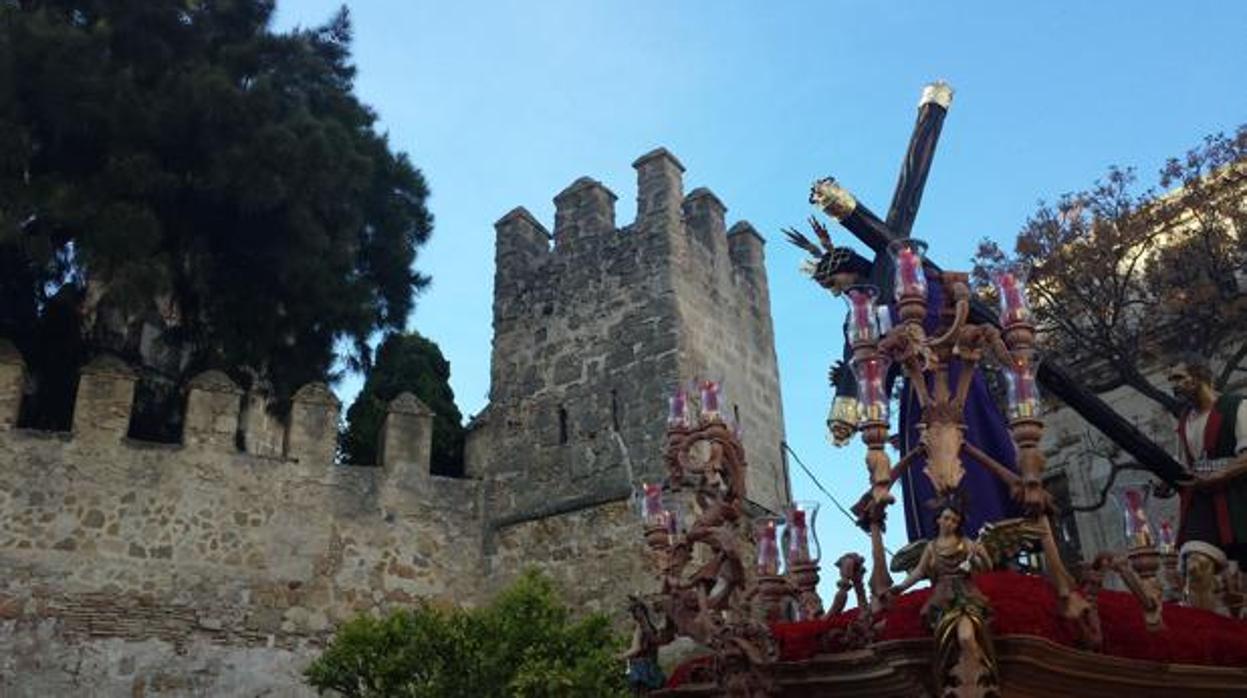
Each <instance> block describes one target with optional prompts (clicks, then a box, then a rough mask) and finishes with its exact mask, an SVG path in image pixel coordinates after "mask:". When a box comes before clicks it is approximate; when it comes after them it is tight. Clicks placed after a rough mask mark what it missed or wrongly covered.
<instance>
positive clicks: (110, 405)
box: [0, 340, 435, 487]
mask: <svg viewBox="0 0 1247 698" xmlns="http://www.w3.org/2000/svg"><path fill="white" fill-rule="evenodd" d="M25 370H26V363H25V361H24V360H23V358H22V356H21V354H20V353H19V352H18V351H17V350H16V349H15V348H14V347H13V345H12V344H11V343H10V342H8V341H7V340H0V438H23V437H33V438H39V437H38V434H37V433H36V432H32V431H30V430H26V429H18V428H17V427H16V424H17V415H18V414H19V413H20V410H21V402H22V399H23V394H22V386H23V385H24V382H25ZM137 383H138V373H137V372H136V371H135V370H134V369H133V368H132V367H130V366H128V365H126V363H125V362H123V361H122V360H121V359H119V358H117V357H115V356H112V355H107V354H105V355H101V356H99V357H96V358H95V359H94V360H92V361H91V362H89V363H88V364H87V365H86V366H84V367H83V368H82V369H81V371H80V373H79V379H78V389H77V392H76V399H75V402H74V413H73V427H72V430H71V431H70V432H69V433H68V434H67V435H66V436H67V438H66V439H64V441H65V443H67V444H69V445H71V446H73V447H81V448H90V449H92V450H96V451H109V450H111V451H125V450H127V449H128V450H150V449H151V448H152V446H153V445H151V444H146V443H144V442H141V441H135V440H132V439H130V438H128V437H127V433H128V431H129V426H130V418H131V412H132V410H133V408H134V399H135V385H136V384H137ZM270 401H271V398H270V397H269V396H267V395H265V394H264V393H263V391H261V390H256V391H251V392H245V391H243V390H242V389H241V388H239V387H238V385H237V384H236V383H234V381H233V380H231V379H230V377H229V376H227V375H226V374H225V373H224V372H222V371H217V370H210V371H205V372H203V373H201V374H199V375H197V376H195V377H194V378H192V379H191V380H190V381H189V382H188V384H187V395H186V413H185V419H184V421H183V429H182V439H181V442H180V443H179V444H175V445H169V447H170V448H175V449H177V451H178V453H179V454H181V456H182V457H183V458H184V459H193V458H194V457H195V456H197V455H205V456H211V455H219V456H227V457H229V456H238V457H253V458H261V459H264V460H269V461H271V460H277V461H282V462H284V463H287V464H289V465H291V466H298V469H299V471H300V472H302V473H304V474H305V475H319V474H327V473H330V472H331V471H334V470H340V468H337V467H336V466H335V463H334V456H335V453H336V450H337V439H338V416H339V413H340V411H341V402H340V401H339V400H338V398H337V396H336V395H334V394H333V391H331V390H330V389H329V386H327V385H325V384H324V383H308V384H307V385H305V386H303V387H302V388H300V389H299V390H298V391H296V392H295V394H294V395H293V396H292V397H291V400H290V402H291V407H290V413H289V416H288V417H287V418H286V419H285V420H282V419H280V418H278V417H276V416H274V415H273V414H272V413H271V412H270V411H269V409H268V406H269V403H270ZM434 416H435V415H434V413H433V411H432V410H430V409H429V408H428V406H426V405H425V404H424V403H422V402H420V400H419V399H418V398H416V397H415V396H414V395H412V394H410V393H402V394H400V395H398V396H397V397H396V398H394V400H392V401H391V402H390V407H389V411H388V413H387V415H386V419H385V422H384V425H383V426H382V429H381V433H380V434H379V435H378V438H379V440H380V443H381V446H382V448H381V449H380V455H379V456H378V460H379V462H378V463H376V465H378V466H381V469H380V472H381V473H383V474H384V475H385V477H384V478H383V480H386V479H388V480H393V481H394V484H398V483H401V484H402V485H403V486H406V487H410V486H413V485H418V484H419V483H427V482H428V480H429V477H430V476H429V459H430V453H431V447H430V444H431V443H432V437H433V418H434ZM240 446H241V447H240ZM276 472H285V471H284V470H278V471H276ZM382 484H385V483H384V482H383V483H382Z"/></svg>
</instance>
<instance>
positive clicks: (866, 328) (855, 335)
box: [844, 285, 879, 345]
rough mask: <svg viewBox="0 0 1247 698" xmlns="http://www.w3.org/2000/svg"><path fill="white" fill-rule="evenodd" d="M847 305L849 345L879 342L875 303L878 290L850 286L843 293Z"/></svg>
mask: <svg viewBox="0 0 1247 698" xmlns="http://www.w3.org/2000/svg"><path fill="white" fill-rule="evenodd" d="M844 297H845V300H847V301H848V303H849V328H848V329H849V344H850V345H853V344H859V343H863V342H877V341H879V324H878V319H877V310H876V308H877V306H876V301H877V300H878V298H879V289H877V288H875V287H874V286H867V285H861V286H850V287H849V288H847V289H845V291H844Z"/></svg>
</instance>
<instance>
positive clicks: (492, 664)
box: [305, 572, 626, 698]
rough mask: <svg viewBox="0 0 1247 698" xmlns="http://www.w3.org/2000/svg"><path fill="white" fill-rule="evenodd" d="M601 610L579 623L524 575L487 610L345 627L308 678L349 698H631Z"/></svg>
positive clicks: (547, 588)
mask: <svg viewBox="0 0 1247 698" xmlns="http://www.w3.org/2000/svg"><path fill="white" fill-rule="evenodd" d="M620 644H621V643H620V641H619V639H618V638H616V637H614V636H613V635H612V633H611V630H610V624H609V622H608V621H607V619H606V617H605V616H603V615H601V614H595V615H590V616H588V617H586V618H583V619H580V620H575V619H573V618H572V617H571V612H570V611H569V610H568V608H567V607H566V606H564V605H563V604H562V603H561V602H560V601H559V599H558V596H557V594H556V592H555V589H554V586H553V584H552V583H551V582H550V580H549V579H547V578H545V577H543V576H541V575H539V574H537V573H534V572H529V573H526V574H525V575H524V576H523V577H521V578H520V579H519V580H517V581H516V583H515V584H514V585H513V586H511V587H510V588H509V589H507V590H506V591H504V592H503V593H502V594H501V595H500V596H499V597H498V598H497V599H496V600H494V602H493V603H491V604H489V605H488V606H485V607H482V608H477V609H470V610H460V609H453V610H444V609H439V608H436V607H433V606H430V605H427V604H425V605H421V606H418V607H416V608H414V609H412V610H403V611H397V612H395V613H392V614H390V615H389V616H387V617H385V618H380V619H378V618H373V617H371V616H360V617H359V618H356V619H355V620H353V621H351V622H349V623H347V624H346V625H344V626H342V627H341V628H339V630H338V634H337V636H336V637H335V638H334V641H333V643H332V644H330V646H329V647H328V648H327V649H326V650H325V652H324V654H322V655H321V656H320V657H319V658H318V659H316V661H315V662H313V663H312V665H311V666H309V667H308V669H307V670H306V672H305V676H306V677H307V681H308V683H309V684H311V685H312V686H313V687H314V688H316V689H317V690H318V691H320V692H322V693H323V692H324V691H327V690H333V691H337V692H339V693H340V694H342V695H343V696H346V697H347V698H382V697H385V698H426V697H428V698H432V697H434V696H436V697H439V698H440V697H443V696H445V697H450V698H454V697H458V696H462V697H463V698H469V697H470V698H490V697H492V696H519V697H531V698H538V697H542V696H567V697H572V696H585V697H586V698H590V697H593V698H598V697H603V698H604V697H608V696H623V695H626V689H625V685H624V681H623V669H622V665H621V663H620V662H619V660H617V659H615V657H614V652H615V651H617V650H618V649H619V647H620Z"/></svg>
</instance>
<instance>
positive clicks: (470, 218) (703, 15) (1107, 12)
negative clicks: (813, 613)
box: [277, 0, 1247, 582]
mask: <svg viewBox="0 0 1247 698" xmlns="http://www.w3.org/2000/svg"><path fill="white" fill-rule="evenodd" d="M340 4H341V3H340V2H338V1H321V0H297V1H296V0H284V1H279V8H278V20H277V24H278V27H279V28H289V27H291V26H293V25H302V26H311V25H317V24H320V23H322V22H324V21H325V20H326V19H328V18H329V17H330V16H331V15H332V14H333V12H334V11H335V10H336V8H337V7H338V6H339V5H340ZM348 5H349V7H350V9H351V12H352V16H353V19H354V24H355V45H354V54H355V62H356V65H357V66H358V69H359V75H358V79H357V83H356V89H357V92H358V94H359V95H360V97H361V98H362V99H363V100H364V101H365V102H367V103H369V104H371V105H372V106H373V107H374V108H375V109H376V110H377V112H378V113H379V115H380V119H381V124H382V128H383V129H384V130H386V131H388V133H389V135H390V139H391V142H392V144H393V146H394V147H395V148H396V149H399V150H403V151H406V152H407V153H409V154H410V156H411V158H412V160H413V161H414V162H415V163H416V164H417V165H418V166H419V167H420V168H421V169H422V170H423V171H424V174H425V176H426V177H427V179H428V181H429V185H430V188H431V189H432V196H431V198H430V200H429V202H428V203H429V206H430V208H431V210H432V211H433V213H434V216H435V217H436V224H435V231H434V235H433V238H432V240H431V241H430V243H429V244H428V245H427V246H426V247H425V248H423V249H422V250H421V252H420V257H419V260H418V262H417V266H418V268H419V269H420V270H421V271H422V272H424V273H427V274H431V275H432V277H433V285H432V288H430V289H429V290H428V291H427V292H426V293H424V294H423V295H422V296H421V297H420V298H419V300H418V305H417V308H416V312H415V314H414V315H413V317H412V318H411V322H410V326H411V328H412V329H416V330H419V331H420V332H421V333H423V334H425V335H427V336H429V337H431V338H433V339H434V340H435V341H437V342H438V343H439V344H440V345H441V348H442V351H443V352H444V353H445V354H446V356H447V358H448V359H449V360H450V362H451V366H452V377H451V382H452V385H453V387H454V389H455V394H456V396H457V398H458V402H459V405H460V407H461V408H462V410H463V411H464V413H465V414H471V413H475V412H477V411H479V410H480V409H481V408H482V407H483V406H484V404H485V401H486V395H487V392H488V389H489V352H490V337H491V327H490V322H491V314H490V306H491V302H492V301H491V293H492V283H493V244H494V231H493V222H494V221H495V220H497V219H498V218H499V217H501V216H502V215H503V214H504V213H506V212H507V211H509V210H510V209H511V208H513V207H515V206H517V205H523V206H525V207H527V208H528V209H529V210H530V211H532V212H533V213H534V214H535V215H536V216H537V217H538V218H540V219H541V220H543V221H545V222H546V224H547V227H549V226H550V225H551V224H552V221H553V203H552V202H551V198H552V197H553V196H554V195H555V194H556V193H557V192H559V191H560V190H561V189H563V187H565V186H567V185H568V184H570V183H571V182H572V181H573V180H574V179H576V178H577V177H579V176H582V175H589V176H591V177H594V178H595V179H599V180H601V181H603V182H604V183H605V184H606V185H607V186H608V187H610V188H611V189H612V190H613V191H614V192H615V193H616V194H617V195H618V196H619V202H618V220H619V221H620V223H621V224H622V223H626V222H628V221H630V220H632V217H633V214H634V211H635V203H636V202H635V175H634V171H633V170H632V168H631V167H630V163H631V162H632V161H633V160H634V159H635V158H636V157H637V156H638V155H640V154H642V153H644V152H646V151H648V150H650V149H652V148H654V147H656V146H659V145H662V146H666V147H667V148H668V149H670V150H671V151H672V152H673V153H675V154H676V155H677V156H678V157H679V158H680V159H681V160H682V161H683V163H684V164H685V166H686V167H687V168H688V172H687V173H686V174H685V190H686V191H691V190H692V189H693V188H694V187H697V186H707V187H709V188H711V189H712V190H713V191H714V192H715V193H716V194H717V195H718V196H719V197H720V198H721V199H722V200H723V201H724V202H725V203H726V204H727V206H728V208H729V210H728V219H729V225H730V224H731V223H732V222H734V221H736V220H740V219H747V220H749V221H750V222H751V223H753V224H754V226H755V227H756V228H757V229H758V230H759V231H760V232H762V234H763V235H764V236H765V237H767V239H768V246H767V270H768V273H769V276H770V284H771V302H772V312H773V315H774V320H775V335H776V341H777V345H778V352H779V364H780V377H781V383H782V390H783V402H784V414H785V417H786V420H787V425H786V426H787V433H788V440H789V443H790V444H791V445H792V447H793V448H794V449H795V451H796V452H797V453H798V454H800V455H801V457H802V459H803V460H804V461H805V462H806V463H807V464H808V465H810V466H811V467H813V468H814V470H815V472H816V474H817V475H818V477H819V478H820V479H821V480H822V482H823V483H824V484H825V485H826V486H827V487H829V488H830V489H831V491H832V492H833V493H834V494H835V495H836V496H837V497H838V498H840V499H841V500H842V501H846V503H847V502H851V501H853V500H854V499H855V498H856V496H857V495H858V494H860V493H861V492H863V491H865V489H866V487H867V480H866V473H865V466H864V465H863V461H862V451H861V449H860V448H857V447H853V448H846V449H843V450H833V449H832V448H831V447H830V446H829V445H828V444H827V442H826V441H825V439H824V436H823V432H824V427H823V419H824V417H825V414H826V410H827V406H828V403H829V401H830V395H829V392H828V389H827V385H826V382H825V376H826V371H827V366H828V364H829V362H830V361H831V359H832V357H838V356H840V341H841V338H840V332H839V328H840V323H841V320H842V317H843V312H844V311H843V305H842V302H841V301H840V300H838V299H834V298H832V297H831V296H829V295H828V294H826V292H824V291H822V290H821V289H819V288H817V287H816V286H814V284H812V283H811V282H809V280H808V279H806V278H805V277H803V276H801V275H799V274H798V273H797V267H798V265H799V263H800V260H801V253H799V251H798V250H796V249H795V248H792V247H790V246H788V245H787V244H785V243H783V242H782V238H781V236H780V234H779V229H780V228H781V227H783V226H789V225H799V224H801V223H802V221H803V220H804V219H805V217H806V216H807V215H809V213H810V208H809V206H808V204H807V203H806V196H807V192H808V188H809V184H810V182H811V181H812V180H814V179H815V178H817V177H820V176H824V175H834V176H836V177H837V178H838V179H839V180H840V181H841V182H842V183H843V184H844V185H845V186H847V187H848V188H849V189H850V190H851V191H853V192H854V193H855V194H856V195H857V196H858V198H859V199H860V200H861V201H863V202H864V203H865V204H866V205H868V206H870V207H871V208H873V209H874V210H875V211H876V212H878V213H879V214H880V215H883V214H884V213H886V210H887V207H888V203H889V201H890V199H891V193H892V188H893V186H894V184H895V182H896V176H897V169H898V166H899V164H900V160H901V157H902V156H903V154H904V151H905V146H906V143H907V141H908V138H909V133H910V130H911V128H912V126H913V121H914V116H915V113H916V112H915V107H916V102H917V98H918V95H919V93H920V91H921V88H922V86H923V84H925V83H926V82H929V81H931V80H934V79H937V78H943V79H946V80H948V81H949V82H950V83H951V84H952V85H953V87H954V88H955V89H956V98H955V100H954V102H953V105H952V109H951V111H950V113H949V116H948V119H947V121H946V122H945V125H944V131H943V135H942V137H941V141H940V147H939V150H938V152H937V154H936V157H935V163H934V167H933V169H932V173H931V176H930V179H929V180H928V184H927V188H926V193H925V196H924V198H923V204H922V209H921V211H920V213H919V215H918V219H917V222H916V224H915V226H914V236H915V237H920V238H923V239H926V240H927V241H928V242H929V243H930V245H931V256H932V258H933V259H935V260H936V261H937V262H938V263H940V264H941V265H943V266H944V267H945V268H967V267H968V262H969V259H970V256H971V255H972V254H973V250H974V246H975V244H976V242H977V241H978V240H979V239H980V238H982V237H984V236H991V237H995V238H996V239H999V240H1011V239H1012V237H1013V235H1014V234H1016V232H1017V231H1018V229H1019V228H1020V227H1021V225H1022V224H1023V222H1024V221H1025V219H1026V217H1027V215H1028V214H1030V213H1031V212H1032V211H1033V210H1034V208H1035V204H1036V201H1037V200H1038V199H1040V198H1048V199H1052V198H1055V197H1056V196H1058V195H1060V194H1061V193H1063V192H1068V191H1072V190H1076V189H1080V188H1084V187H1086V186H1089V185H1090V184H1091V183H1092V182H1093V181H1094V180H1095V179H1096V178H1097V177H1099V176H1101V175H1102V174H1103V173H1104V171H1105V168H1106V167H1107V166H1108V165H1110V164H1114V163H1117V164H1122V165H1133V166H1136V167H1137V168H1138V170H1139V172H1140V174H1141V175H1142V177H1143V179H1144V180H1145V181H1148V182H1150V181H1151V180H1152V177H1153V174H1154V172H1155V171H1156V170H1157V168H1158V167H1159V166H1160V165H1161V164H1162V163H1163V161H1164V159H1165V158H1166V157H1169V156H1174V155H1179V154H1181V153H1183V152H1185V151H1186V150H1187V149H1188V148H1190V147H1193V146H1195V145H1196V144H1197V143H1198V142H1199V141H1200V139H1201V138H1202V137H1203V136H1204V135H1206V134H1209V133H1213V132H1217V131H1231V130H1233V129H1234V128H1235V127H1236V126H1237V125H1238V124H1240V123H1243V122H1247V48H1244V40H1243V37H1244V36H1247V3H1243V2H1216V3H1214V2H1195V1H1187V2H1181V3H1177V2H1152V1H1146V2H1144V1H1135V2H1097V3H1089V2H1083V3H1074V2H1055V1H1054V2H1028V3H1004V2H999V1H997V2H955V3H954V2H944V3H934V2H911V3H894V2H876V1H867V0H857V1H852V2H780V1H776V2H771V3H761V2H743V1H741V2H729V1H725V0H720V1H719V2H691V1H676V0H663V1H659V0H631V1H628V2H588V1H585V0H582V1H580V2H563V1H559V2H547V1H538V0H530V1H529V2H476V3H451V2H436V3H435V2H399V1H388V0H358V1H356V2H350V3H348ZM831 229H832V232H833V235H835V236H836V237H837V239H838V241H840V242H844V241H847V240H848V238H847V237H846V236H847V233H844V232H843V230H842V229H839V228H838V227H837V226H834V225H833V226H831ZM726 381H727V382H728V383H729V389H730V381H731V377H730V376H727V377H726ZM356 390H358V382H357V381H353V380H347V381H344V382H343V383H342V384H341V385H339V386H338V392H339V393H340V394H341V395H342V396H343V397H344V399H348V400H349V399H350V397H351V396H352V395H353V394H354V392H355V391H356ZM792 480H793V487H794V492H795V495H796V496H797V497H799V498H800V497H805V498H813V499H818V500H821V501H823V502H824V503H825V505H824V506H825V508H828V509H829V508H830V506H829V504H830V503H829V502H827V501H826V498H825V497H823V496H822V495H821V494H818V493H817V491H816V490H815V489H814V488H813V486H812V485H811V483H810V481H809V480H808V479H807V478H806V477H805V475H804V474H802V473H801V472H800V470H799V469H797V468H796V467H795V465H794V468H793V471H792ZM820 519H821V521H820V536H821V538H822V542H823V547H824V551H825V553H824V556H825V557H829V558H831V559H834V558H835V556H837V555H838V554H839V553H840V552H842V551H845V550H848V549H851V548H855V549H862V550H864V549H865V546H866V542H867V541H866V539H865V538H864V537H863V536H862V535H861V534H860V533H858V532H857V531H856V529H855V528H853V527H852V526H851V524H849V522H847V521H845V520H844V519H843V518H842V517H840V516H839V515H838V514H837V513H836V512H835V511H825V512H824V513H823V514H821V515H820ZM892 520H893V521H894V522H895V524H894V526H893V530H892V531H889V540H890V543H891V544H892V546H893V547H896V546H898V545H900V544H901V542H902V540H903V530H902V529H903V528H904V527H903V525H902V524H901V521H902V520H901V517H900V516H899V512H896V514H894V516H893V517H892ZM824 576H825V577H829V576H830V572H827V573H825V574H824ZM827 581H828V580H825V582H827Z"/></svg>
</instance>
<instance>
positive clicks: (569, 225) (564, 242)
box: [554, 177, 618, 252]
mask: <svg viewBox="0 0 1247 698" xmlns="http://www.w3.org/2000/svg"><path fill="white" fill-rule="evenodd" d="M616 199H618V197H617V196H615V194H614V193H612V192H611V190H610V189H607V188H606V186H605V185H603V184H602V183H601V182H599V181H597V180H595V179H590V178H588V177H581V178H580V179H577V180H576V181H575V182H572V183H571V185H569V186H568V187H567V188H566V189H564V190H563V191H561V192H559V194H558V195H557V196H555V197H554V249H555V251H564V252H566V251H567V250H568V249H569V247H574V246H575V245H576V244H577V243H579V242H582V241H587V240H589V239H591V238H592V237H593V236H600V235H604V234H608V233H613V232H614V231H615V201H616Z"/></svg>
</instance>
